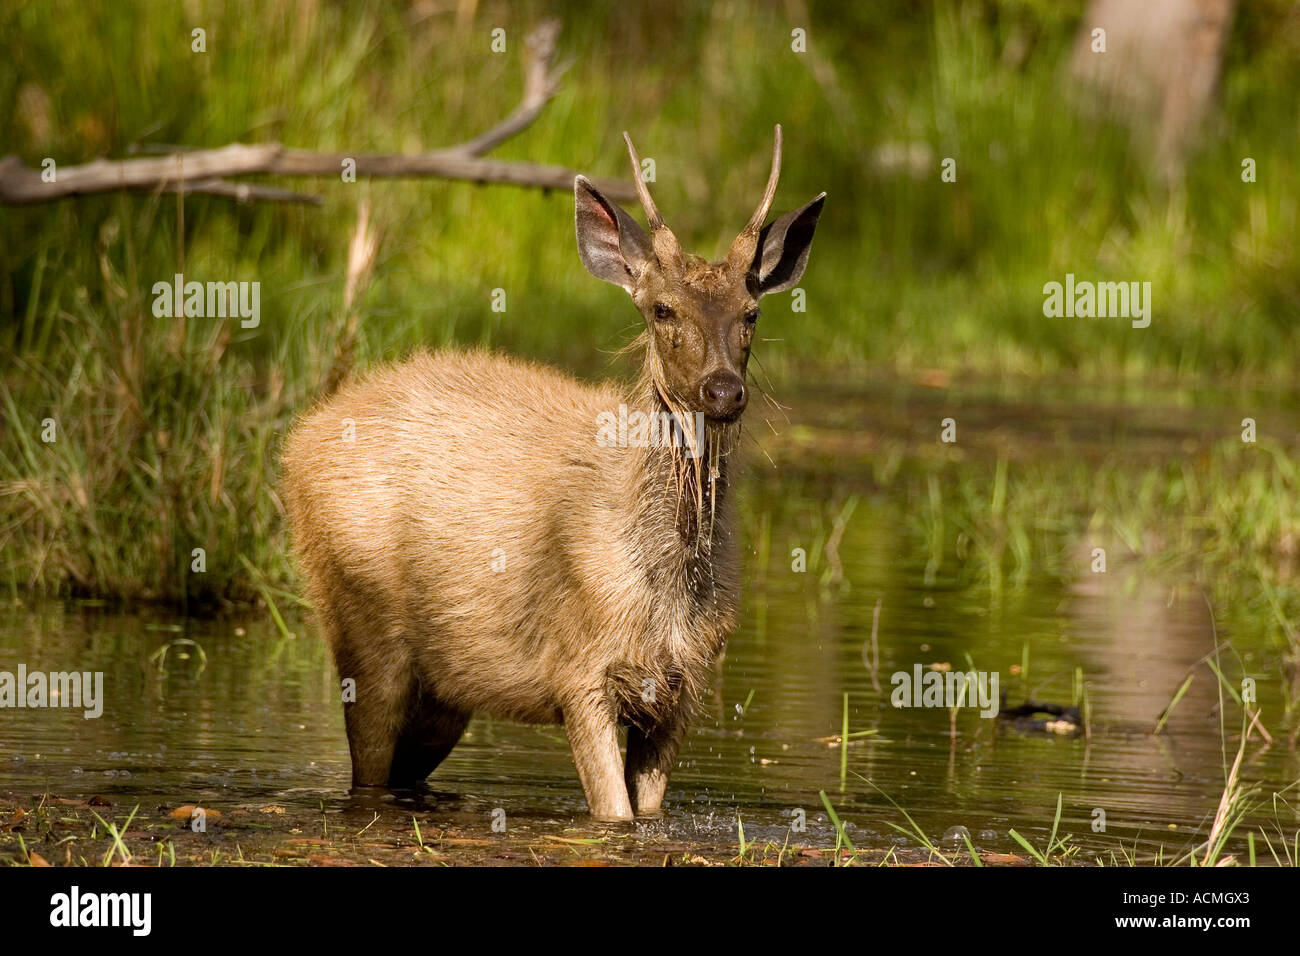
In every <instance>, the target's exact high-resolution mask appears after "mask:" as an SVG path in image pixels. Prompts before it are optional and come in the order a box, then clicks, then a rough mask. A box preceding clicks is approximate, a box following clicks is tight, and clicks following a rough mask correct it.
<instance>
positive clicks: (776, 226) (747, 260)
mask: <svg viewBox="0 0 1300 956" xmlns="http://www.w3.org/2000/svg"><path fill="white" fill-rule="evenodd" d="M623 138H624V140H625V141H626V142H627V152H628V158H629V159H630V160H631V163H632V175H633V179H634V180H635V182H636V191H637V196H638V197H639V198H640V200H641V208H642V209H643V210H644V211H645V215H646V220H647V221H648V222H649V224H650V232H649V234H647V233H646V231H645V230H644V229H642V228H641V226H640V225H639V224H638V223H637V222H636V221H635V220H634V219H633V218H632V217H631V216H629V215H628V214H627V213H626V212H624V211H623V210H622V209H621V208H619V207H618V206H617V205H615V204H614V203H612V202H610V201H609V200H608V199H606V198H605V197H604V196H602V195H601V194H600V193H599V192H598V191H597V190H596V188H595V187H594V186H592V184H591V183H590V182H589V181H588V180H587V179H586V178H585V177H583V176H579V177H577V179H576V180H575V181H574V186H573V191H574V196H575V199H576V203H577V229H578V255H579V256H580V257H581V258H582V264H583V265H584V266H586V267H587V271H588V272H590V273H591V274H592V275H594V276H595V277H596V278H598V279H604V280H605V281H606V282H612V283H614V284H615V285H619V286H622V287H623V288H624V289H626V290H627V292H628V294H630V295H631V296H632V301H633V302H634V303H636V307H637V309H639V310H640V312H641V315H642V316H643V317H644V318H645V322H646V330H647V335H646V338H647V340H648V353H647V357H646V361H647V365H648V367H649V369H650V372H651V376H652V378H653V380H654V384H655V387H656V389H657V390H658V391H659V394H660V397H661V398H662V399H663V401H664V402H665V404H667V406H668V407H669V408H671V409H673V410H674V411H677V412H683V411H684V412H690V413H702V414H703V415H704V416H705V417H706V419H708V420H709V421H712V422H717V423H730V422H735V421H737V420H738V419H739V418H740V416H741V413H742V412H744V410H745V405H746V403H747V402H748V398H749V395H748V391H747V389H746V387H745V370H746V368H747V365H748V362H749V351H750V347H751V345H752V343H753V339H754V330H755V327H756V325H757V323H758V318H759V308H758V302H759V299H761V298H762V297H763V296H765V295H767V294H768V293H770V292H781V291H782V290H784V289H788V288H790V287H791V286H793V285H794V284H795V283H796V282H798V281H799V279H800V277H801V276H802V275H803V270H804V266H805V265H806V264H807V262H808V250H809V248H810V247H811V246H812V238H813V232H814V230H815V229H816V228H817V218H818V216H820V215H821V211H822V203H823V202H824V201H825V198H826V194H825V193H822V194H821V195H819V196H817V197H816V198H814V199H813V200H812V201H810V202H808V203H807V204H805V205H804V206H801V207H800V208H798V209H796V210H794V211H793V212H788V213H786V214H785V215H783V216H781V217H780V218H778V219H776V220H775V221H774V222H772V223H769V224H768V225H766V226H764V225H763V223H764V222H765V220H766V219H767V214H768V211H769V210H770V209H771V206H772V199H773V197H774V196H775V195H776V186H777V182H778V181H779V179H780V177H781V127H780V126H777V127H776V141H775V144H774V146H773V149H772V172H771V174H770V175H769V176H768V180H767V189H766V191H765V192H764V193H763V198H762V201H760V202H759V204H758V208H757V209H756V210H755V211H754V215H753V216H751V217H750V220H749V222H748V223H747V224H746V225H745V228H744V229H742V230H741V231H740V235H738V236H737V237H736V240H735V242H733V243H732V244H731V250H730V251H729V252H728V254H727V257H726V259H724V260H722V261H720V262H708V261H706V260H705V259H702V258H700V257H699V256H693V255H686V254H684V253H683V252H682V247H681V244H680V243H678V241H677V237H676V236H674V235H673V233H672V230H671V229H669V228H668V226H667V225H665V224H664V221H663V218H662V217H661V216H660V215H659V210H658V208H656V206H655V202H654V199H653V198H652V197H651V195H650V190H649V188H648V187H647V186H646V183H645V181H644V180H643V179H642V174H641V161H640V158H639V157H638V156H637V153H636V149H635V148H634V147H633V146H632V140H631V139H630V138H629V137H628V135H627V134H626V133H624V134H623Z"/></svg>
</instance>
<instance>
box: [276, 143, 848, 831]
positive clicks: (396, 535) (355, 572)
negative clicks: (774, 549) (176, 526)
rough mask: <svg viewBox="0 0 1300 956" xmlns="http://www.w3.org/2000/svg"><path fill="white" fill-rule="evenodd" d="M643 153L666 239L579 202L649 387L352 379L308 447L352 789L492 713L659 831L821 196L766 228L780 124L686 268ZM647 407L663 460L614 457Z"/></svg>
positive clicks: (652, 217)
mask: <svg viewBox="0 0 1300 956" xmlns="http://www.w3.org/2000/svg"><path fill="white" fill-rule="evenodd" d="M624 139H625V140H626V143H627V149H628V155H629V158H630V160H631V163H632V170H633V174H634V177H635V181H636V190H637V195H638V197H639V198H640V201H641V205H642V207H643V208H644V210H645V214H646V218H647V219H648V220H649V224H650V231H649V233H648V234H647V232H646V231H645V230H643V229H642V228H641V226H640V225H638V224H637V223H636V222H635V221H634V220H633V219H632V217H631V216H629V215H628V214H627V213H626V212H624V211H623V210H622V209H620V208H619V207H618V206H616V205H614V204H613V203H611V202H610V201H608V200H607V199H605V197H604V196H602V195H601V194H600V193H599V192H597V191H596V189H595V188H593V186H592V185H591V183H590V182H588V181H587V179H586V178H584V177H582V176H579V177H577V179H576V180H575V181H574V196H575V199H576V203H577V233H578V255H579V256H580V257H581V259H582V262H583V265H585V266H586V267H587V269H588V270H589V271H590V272H591V273H592V274H593V275H594V276H596V277H597V278H599V279H604V280H606V281H608V282H612V283H614V284H615V285H619V286H622V287H623V289H625V290H626V291H627V292H628V293H629V294H630V295H631V296H632V301H633V302H634V303H635V304H636V307H637V309H638V310H639V311H640V312H641V315H642V316H643V317H644V318H645V323H646V328H645V333H644V334H643V335H642V336H641V343H642V344H643V345H644V347H645V359H644V368H643V369H642V372H641V375H640V378H639V380H638V381H637V382H636V384H635V385H634V386H633V387H632V388H631V390H630V391H629V390H627V389H626V388H624V387H620V386H618V385H614V384H608V383H607V384H600V385H584V384H581V383H579V382H577V381H575V380H574V379H572V378H569V377H568V376H566V375H563V374H561V373H560V372H557V371H554V370H552V369H549V368H544V367H540V366H537V365H532V364H529V363H526V362H523V361H520V360H517V359H513V358H508V357H505V356H502V355H496V354H488V353H485V352H473V351H470V352H464V351H450V350H449V351H441V352H436V353H432V354H430V353H420V354H417V355H415V356H414V357H413V358H410V359H408V360H406V361H404V362H402V363H400V364H396V365H390V366H386V367H381V368H378V369H375V370H373V371H371V372H370V373H369V374H368V375H365V376H363V377H361V378H359V379H358V380H355V381H352V382H351V383H349V384H347V385H345V386H344V387H343V388H342V389H341V390H340V391H338V392H337V393H336V394H335V395H333V396H332V397H329V398H328V399H326V400H325V401H324V402H323V403H321V404H320V405H318V407H316V408H315V409H313V410H312V411H311V412H310V413H308V414H307V415H306V416H305V417H304V418H303V419H302V420H301V421H300V422H299V423H298V424H297V425H296V427H295V428H294V430H293V432H292V434H291V435H290V437H289V439H288V441H287V446H286V450H285V454H284V471H285V488H286V499H287V506H288V513H289V520H290V525H291V531H292V535H293V541H294V546H295V550H296V552H297V557H298V561H299V564H300V567H301V569H302V572H303V574H304V575H305V578H306V583H307V587H308V590H309V594H310V597H311V599H312V601H313V603H314V604H315V606H316V608H317V610H318V612H319V616H320V622H321V627H322V629H323V631H324V634H325V637H326V638H327V640H328V641H329V644H330V646H331V648H332V649H333V653H334V658H335V662H336V664H337V666H338V671H339V675H340V677H341V678H342V679H344V680H345V681H346V680H347V679H349V678H350V679H351V680H352V681H354V682H355V684H354V685H352V686H353V687H354V689H355V699H351V698H345V699H347V701H348V702H346V703H345V705H344V710H345V716H346V723H347V733H348V745H349V748H350V750H351V754H352V782H353V785H354V787H357V788H363V787H384V786H387V787H394V788H396V787H408V786H412V785H414V784H416V783H417V782H419V781H421V780H423V779H424V778H425V777H426V776H428V775H429V773H431V772H432V771H433V769H434V768H435V767H437V766H438V764H439V763H441V762H442V760H443V759H444V758H445V757H446V756H447V754H448V752H449V751H450V750H451V749H452V747H453V746H455V744H456V742H457V741H458V740H459V739H460V736H461V734H462V733H463V731H464V730H465V726H466V724H467V723H468V722H469V720H470V716H471V715H472V714H474V713H475V712H476V711H482V712H485V713H489V714H492V715H495V716H497V717H501V718H506V719H511V720H517V721H525V722H534V723H563V724H564V725H565V728H566V730H567V732H568V737H569V742H570V745H571V747H572V750H573V759H574V763H575V764H576V765H577V769H578V775H579V777H580V778H581V780H582V787H583V790H584V792H585V795H586V798H587V805H588V807H589V808H590V811H591V813H592V815H593V816H595V817H596V818H598V819H601V820H624V819H629V818H631V817H633V816H634V814H642V815H654V814H657V813H659V812H661V805H662V802H663V798H664V790H665V788H666V786H667V782H668V775H669V773H670V771H671V770H672V769H673V767H674V765H675V764H676V760H677V752H678V748H679V746H680V745H681V743H682V739H683V737H684V736H685V733H686V730H687V727H688V725H689V723H690V719H691V717H692V712H693V710H694V709H695V707H696V706H697V704H698V701H699V699H700V697H701V695H702V694H703V692H704V691H705V690H706V689H707V686H708V683H709V680H710V676H711V672H712V665H713V663H714V662H715V660H716V659H717V657H718V655H719V653H720V652H721V650H722V647H723V643H724V641H725V640H726V637H727V635H728V632H729V631H730V629H731V628H732V627H733V624H734V621H735V613H736V603H737V592H738V580H737V578H738V559H737V554H736V550H737V549H736V531H735V529H734V525H733V517H732V510H733V508H732V505H733V503H732V501H731V498H732V494H731V492H732V485H733V484H734V482H735V473H734V467H735V466H734V462H733V460H732V458H731V452H732V451H733V450H734V448H735V446H736V443H737V439H738V437H739V434H740V419H741V414H742V412H744V410H745V405H746V402H747V399H748V391H747V389H746V387H745V375H746V366H747V363H748V360H749V353H750V348H751V345H752V343H753V337H754V329H755V325H756V323H757V322H758V316H759V309H758V301H759V299H760V298H761V297H762V296H764V295H766V294H768V293H772V292H779V291H781V290H783V289H788V288H790V287H791V286H793V285H794V284H795V283H796V282H798V281H799V278H800V276H801V275H802V274H803V271H804V266H805V264H806V262H807V260H808V250H809V248H810V246H811V243H812V238H813V231H814V229H815V228H816V225H817V220H818V216H819V215H820V214H821V209H822V203H823V201H824V199H825V195H826V194H825V193H822V194H821V195H819V196H817V197H816V198H815V199H813V200H812V201H811V202H809V203H808V204H807V205H805V206H803V207H801V208H799V209H796V210H795V211H794V212H791V213H787V214H786V215H784V216H781V217H780V218H779V219H777V220H775V221H774V222H772V223H770V224H768V225H766V226H765V225H764V222H765V221H766V219H767V214H768V210H769V208H770V206H771V204H772V199H773V196H774V195H775V194H776V187H777V181H778V179H779V177H780V171H781V127H780V126H777V127H776V139H775V145H774V148H773V157H772V169H771V174H770V176H769V178H768V182H767V189H766V191H765V192H764V194H763V199H762V201H761V202H760V203H759V205H758V209H757V211H756V212H755V213H754V215H753V216H752V218H751V219H750V220H749V223H748V224H747V225H746V226H745V228H744V229H743V230H742V231H741V232H740V235H739V236H738V237H737V238H736V240H735V242H734V243H733V244H732V246H731V250H730V252H729V253H728V255H727V257H726V259H725V260H723V261H721V262H708V261H706V260H704V259H702V258H700V257H698V256H692V255H685V254H683V252H682V249H681V246H680V245H679V243H678V241H677V238H676V237H675V236H674V235H673V233H672V232H671V231H670V230H669V229H668V227H667V226H666V225H664V221H663V219H662V218H661V217H660V215H659V211H658V210H657V209H656V208H655V203H654V200H653V199H652V198H651V196H650V191H649V188H648V187H647V186H646V184H645V181H644V180H643V178H642V170H641V164H640V160H639V158H638V157H637V154H636V151H635V149H634V148H633V146H632V141H631V139H630V138H628V137H627V134H624ZM629 408H630V409H632V410H633V412H632V413H631V414H630V415H629V416H628V418H629V420H630V419H632V418H635V417H637V416H636V413H637V412H640V413H641V416H642V417H640V418H638V421H639V422H641V423H644V422H648V421H655V422H662V423H665V425H666V427H664V428H662V429H655V434H656V436H657V437H658V439H659V440H657V441H645V440H635V439H636V438H637V437H638V436H637V435H635V434H634V435H633V440H626V441H625V440H622V437H623V436H624V435H625V434H627V432H624V431H623V430H622V429H621V427H620V429H615V430H614V431H615V432H617V434H618V435H619V440H612V441H611V440H608V439H609V437H610V435H609V434H608V432H609V429H606V432H607V434H605V435H604V436H602V440H598V430H599V428H600V426H599V425H598V423H599V422H601V421H608V420H609V418H611V417H612V416H613V415H615V414H619V413H620V412H621V413H622V414H627V409H629ZM602 416H604V418H602ZM629 431H632V432H637V431H640V432H642V433H645V432H646V429H644V428H642V427H640V426H637V428H634V429H630V430H629ZM640 437H642V438H644V434H642V435H641V436H640ZM345 686H348V685H346V684H345ZM620 724H623V725H626V726H627V757H626V761H625V760H624V759H623V758H622V756H621V755H620V752H619V733H618V729H619V726H620Z"/></svg>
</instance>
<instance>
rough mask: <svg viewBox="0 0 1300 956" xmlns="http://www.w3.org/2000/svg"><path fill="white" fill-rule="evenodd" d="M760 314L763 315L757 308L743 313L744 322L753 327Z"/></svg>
mask: <svg viewBox="0 0 1300 956" xmlns="http://www.w3.org/2000/svg"><path fill="white" fill-rule="evenodd" d="M762 314H763V313H762V310H760V309H759V308H758V307H757V306H755V307H754V308H752V309H750V310H749V311H748V312H746V313H745V321H746V322H748V323H749V324H750V325H753V324H754V323H755V322H757V321H758V317H759V316H760V315H762Z"/></svg>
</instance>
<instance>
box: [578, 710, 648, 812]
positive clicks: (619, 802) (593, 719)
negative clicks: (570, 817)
mask: <svg viewBox="0 0 1300 956" xmlns="http://www.w3.org/2000/svg"><path fill="white" fill-rule="evenodd" d="M564 726H565V729H566V730H567V731H568V734H569V746H570V747H571V748H572V749H573V762H574V764H576V765H577V768H578V778H579V779H580V780H581V781H582V789H583V792H584V793H585V794H586V796H587V808H588V809H589V810H590V811H591V815H592V816H593V817H595V818H596V819H597V820H631V819H632V803H631V801H630V800H628V796H627V787H626V786H624V784H623V756H622V754H620V753H619V749H618V723H617V721H616V719H615V711H614V708H613V706H612V704H611V702H610V701H609V700H608V699H607V698H606V696H605V694H604V693H603V692H601V693H597V694H591V695H588V696H585V697H582V698H579V699H578V700H576V701H574V702H573V703H571V704H570V705H568V706H566V707H564Z"/></svg>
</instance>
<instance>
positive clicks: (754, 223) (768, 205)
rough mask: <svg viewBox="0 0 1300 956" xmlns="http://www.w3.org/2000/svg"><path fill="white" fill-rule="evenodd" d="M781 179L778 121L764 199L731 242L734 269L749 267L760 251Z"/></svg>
mask: <svg viewBox="0 0 1300 956" xmlns="http://www.w3.org/2000/svg"><path fill="white" fill-rule="evenodd" d="M780 181H781V124H780V123H777V124H776V134H775V140H774V141H773V143H772V171H771V172H770V173H769V174H768V177H767V189H766V190H764V191H763V199H762V201H761V202H759V204H758V208H757V209H755V210H754V215H752V216H750V217H749V222H747V223H746V224H745V228H744V229H742V230H740V235H738V236H737V237H736V241H735V242H733V243H732V244H731V252H729V253H728V254H727V261H728V262H729V263H730V264H731V266H732V267H733V268H734V269H748V268H749V267H750V265H751V264H752V263H753V261H754V253H755V252H757V251H758V235H759V233H760V232H762V231H763V222H764V221H765V220H766V219H767V214H768V212H770V211H771V209H772V200H773V199H775V198H776V185H777V183H778V182H780Z"/></svg>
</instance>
